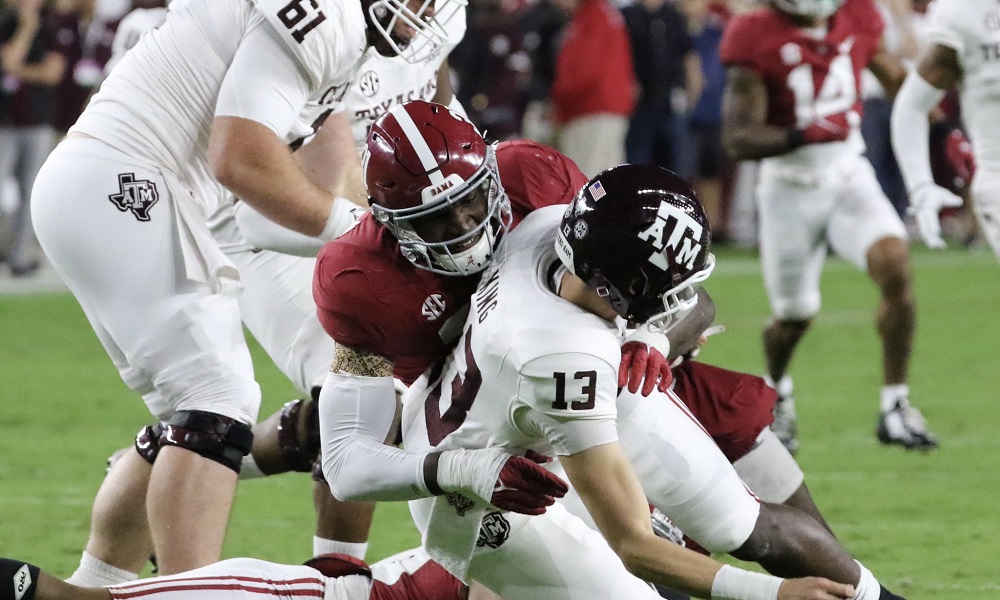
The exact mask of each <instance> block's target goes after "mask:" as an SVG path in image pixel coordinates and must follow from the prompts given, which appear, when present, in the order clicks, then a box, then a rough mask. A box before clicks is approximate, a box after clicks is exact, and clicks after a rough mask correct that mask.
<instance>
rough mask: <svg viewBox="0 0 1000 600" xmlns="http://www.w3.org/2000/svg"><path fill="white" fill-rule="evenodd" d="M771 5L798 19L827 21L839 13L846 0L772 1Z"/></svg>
mask: <svg viewBox="0 0 1000 600" xmlns="http://www.w3.org/2000/svg"><path fill="white" fill-rule="evenodd" d="M771 4H772V5H774V7H775V8H777V9H778V10H780V11H781V12H784V13H788V14H790V15H795V16H797V17H807V18H811V19H825V18H827V17H829V16H830V15H832V14H833V13H835V12H837V9H839V8H840V7H841V5H843V4H844V0H771Z"/></svg>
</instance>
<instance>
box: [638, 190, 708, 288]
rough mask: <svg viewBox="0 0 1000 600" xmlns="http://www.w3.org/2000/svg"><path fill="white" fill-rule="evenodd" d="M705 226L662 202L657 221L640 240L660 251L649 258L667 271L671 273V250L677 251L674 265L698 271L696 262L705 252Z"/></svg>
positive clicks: (643, 231)
mask: <svg viewBox="0 0 1000 600" xmlns="http://www.w3.org/2000/svg"><path fill="white" fill-rule="evenodd" d="M703 231H704V227H702V225H701V223H699V222H698V221H696V220H695V219H694V218H693V217H691V215H689V214H687V213H686V212H684V211H682V210H680V209H679V208H677V207H675V206H674V205H672V204H670V203H668V202H660V208H659V210H658V211H656V221H654V222H653V223H652V224H651V225H650V226H649V227H647V228H646V229H644V230H642V231H640V232H639V239H641V240H644V241H647V242H649V243H651V244H653V247H654V248H656V249H657V250H658V251H659V252H654V253H653V254H651V255H650V257H649V262H651V263H653V264H654V265H656V266H657V267H659V268H660V269H661V270H663V271H667V270H669V267H670V265H669V264H668V262H669V257H668V256H667V249H668V248H669V249H671V250H673V251H674V252H675V257H674V262H676V263H677V264H679V265H681V264H682V265H684V266H685V267H686V268H688V269H692V268H694V261H695V260H697V258H698V254H699V253H700V252H701V243H700V242H699V241H698V240H700V239H701V236H702V232H703Z"/></svg>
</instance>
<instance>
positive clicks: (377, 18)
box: [368, 0, 469, 63]
mask: <svg viewBox="0 0 1000 600" xmlns="http://www.w3.org/2000/svg"><path fill="white" fill-rule="evenodd" d="M468 4H469V3H468V0H436V1H435V0H374V1H373V2H371V3H369V4H368V17H369V20H370V22H371V24H372V26H373V27H374V28H375V31H376V32H377V33H378V35H380V36H381V37H382V38H383V40H384V41H385V42H386V43H387V44H388V46H389V48H390V49H391V51H392V52H394V53H395V54H398V55H399V56H402V57H403V58H404V59H405V60H406V61H407V62H410V63H420V62H423V61H425V60H430V59H432V58H434V57H435V56H437V54H438V53H439V52H440V51H441V46H443V45H444V44H445V43H446V42H447V41H448V30H447V27H446V26H447V25H448V22H449V21H451V20H452V19H455V18H459V19H464V18H465V8H466V6H468ZM414 6H416V8H412V7H414ZM400 27H401V28H403V29H404V30H406V29H409V30H411V31H412V32H413V35H412V37H410V38H409V39H406V37H405V36H402V35H400V34H399V32H398V31H396V30H397V28H400Z"/></svg>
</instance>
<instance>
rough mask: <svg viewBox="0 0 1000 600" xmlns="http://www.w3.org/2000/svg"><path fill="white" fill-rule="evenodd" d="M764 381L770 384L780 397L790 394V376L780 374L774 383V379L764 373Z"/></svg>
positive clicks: (791, 387)
mask: <svg viewBox="0 0 1000 600" xmlns="http://www.w3.org/2000/svg"><path fill="white" fill-rule="evenodd" d="M764 383H766V384H767V385H769V386H771V387H772V388H773V389H774V391H776V392H778V395H779V396H781V397H782V398H787V397H789V396H791V395H792V389H793V386H792V378H791V377H790V376H788V375H782V376H781V379H779V380H778V383H775V382H774V380H773V379H771V376H770V375H764Z"/></svg>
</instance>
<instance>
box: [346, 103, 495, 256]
mask: <svg viewBox="0 0 1000 600" xmlns="http://www.w3.org/2000/svg"><path fill="white" fill-rule="evenodd" d="M363 163H364V165H363V171H364V177H365V184H366V185H367V187H368V203H369V205H370V206H371V209H372V214H373V215H374V216H375V218H376V219H378V220H379V221H380V222H381V223H383V224H384V225H385V226H386V227H387V228H388V229H389V231H391V232H392V234H393V235H395V236H396V239H397V240H399V246H400V250H402V252H403V255H404V256H405V257H406V258H407V259H409V261H410V262H412V263H413V264H414V265H415V266H417V267H419V268H421V269H426V270H429V271H433V272H435V273H440V274H443V275H471V274H474V273H478V272H480V271H482V270H483V269H485V268H486V267H487V266H488V265H489V264H490V262H491V261H492V260H493V257H494V255H495V253H496V251H497V249H498V247H499V244H500V240H501V238H502V236H503V233H504V232H505V231H506V230H507V229H508V228H509V227H510V223H511V218H512V217H511V209H510V200H509V199H508V198H507V194H506V193H505V192H504V189H503V186H502V185H501V183H500V174H499V172H498V171H497V161H496V149H495V147H494V146H491V145H489V144H487V143H486V141H485V140H483V136H482V134H480V133H479V131H478V130H477V129H476V127H475V126H474V125H473V124H472V123H470V122H469V121H468V120H467V119H466V118H465V117H463V116H461V115H459V114H458V113H455V112H453V111H450V110H448V108H447V107H444V106H441V105H440V104H434V103H432V102H424V101H422V100H415V101H412V102H407V103H404V104H400V105H397V106H395V107H393V108H392V109H391V110H390V111H389V112H387V113H386V114H384V115H382V116H381V117H379V119H378V120H377V121H375V123H374V125H372V128H371V130H370V131H369V133H368V139H367V141H366V144H365V152H364V157H363ZM457 213H463V214H466V215H473V217H466V218H465V219H464V220H463V221H462V228H463V229H462V230H460V231H458V230H456V229H455V228H454V227H452V228H451V229H444V230H440V231H441V235H443V236H444V238H443V239H424V237H423V236H422V235H421V233H420V232H422V231H428V230H429V229H430V228H429V226H428V224H429V223H433V222H435V221H437V222H443V221H446V220H448V219H451V218H453V215H454V214H457Z"/></svg>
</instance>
